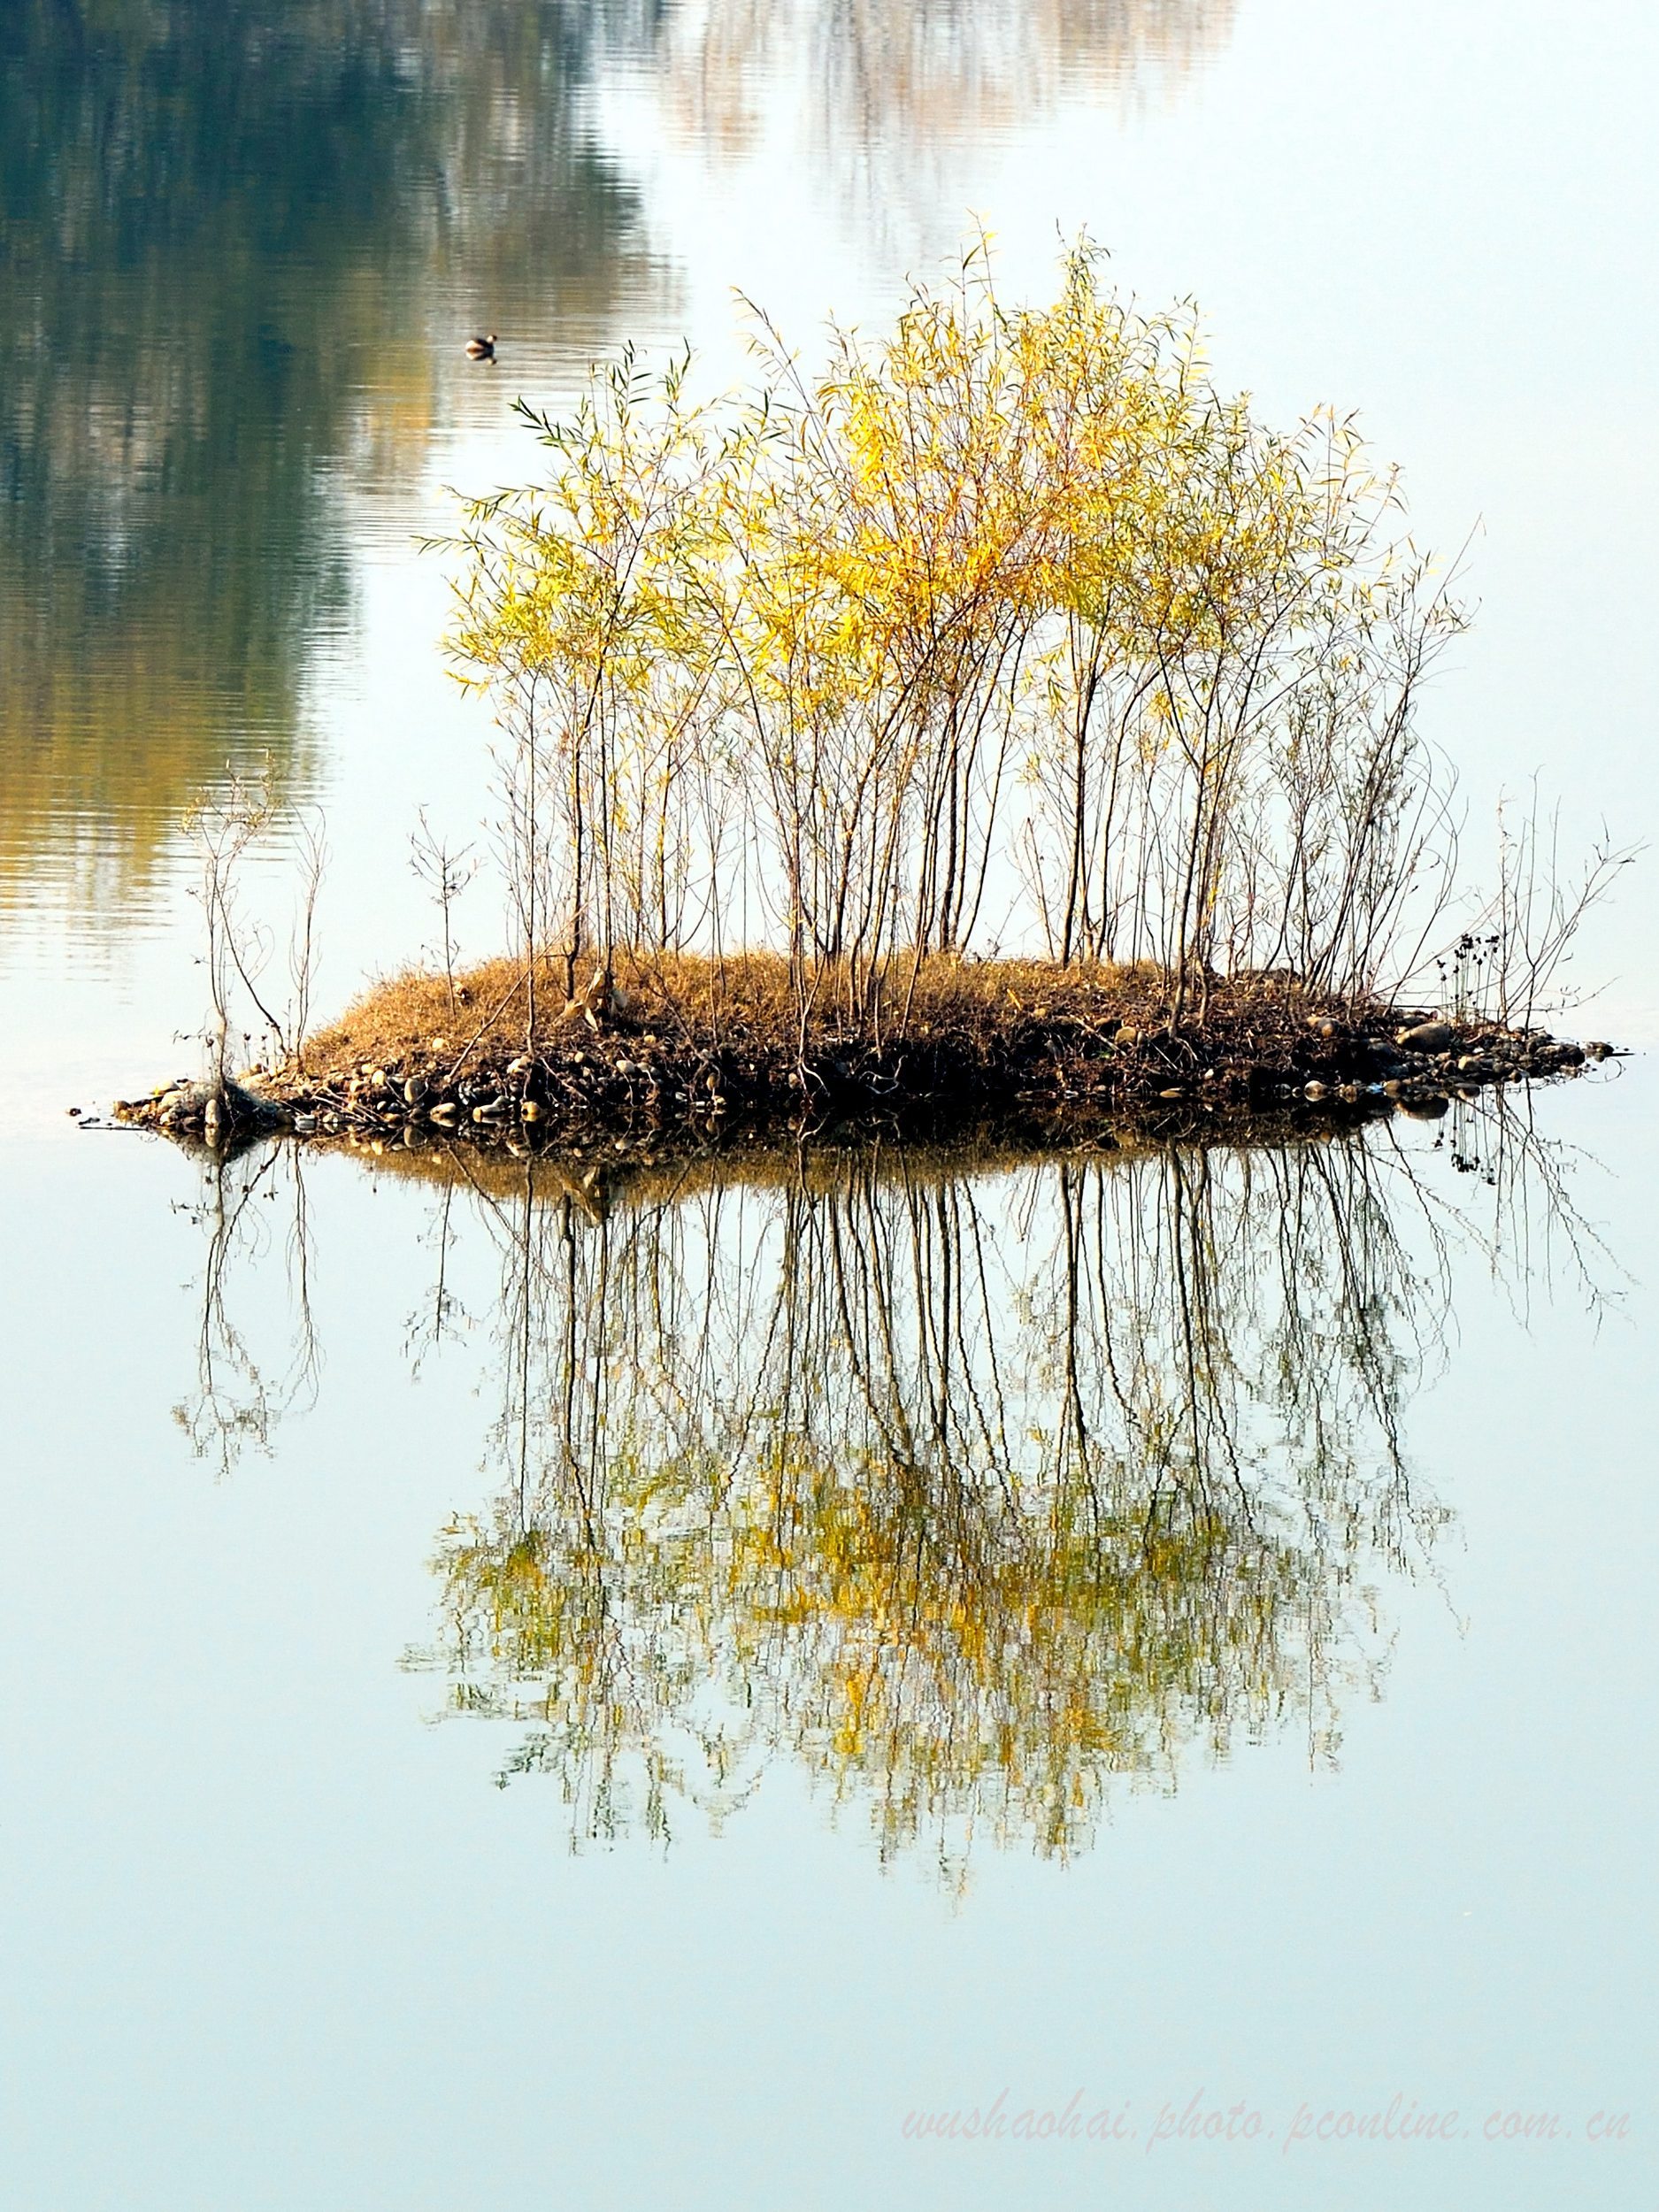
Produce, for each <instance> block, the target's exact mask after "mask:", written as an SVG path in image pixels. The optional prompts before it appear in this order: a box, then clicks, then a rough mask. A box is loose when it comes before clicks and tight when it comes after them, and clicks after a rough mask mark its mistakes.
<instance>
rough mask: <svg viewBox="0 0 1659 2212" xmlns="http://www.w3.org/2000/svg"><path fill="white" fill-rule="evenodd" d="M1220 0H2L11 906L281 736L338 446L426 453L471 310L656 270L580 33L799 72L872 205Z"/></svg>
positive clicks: (531, 321) (672, 93) (144, 847)
mask: <svg viewBox="0 0 1659 2212" xmlns="http://www.w3.org/2000/svg"><path fill="white" fill-rule="evenodd" d="M1232 4H1233V0H983V4H981V0H902V4H901V0H780V4H779V5H775V6H774V5H772V4H765V5H762V4H758V0H709V4H707V5H705V6H694V5H690V4H687V5H684V6H680V7H672V6H666V5H663V4H659V0H588V4H582V0H471V4H469V5H467V6H466V7H465V8H448V7H445V8H436V7H433V6H431V5H428V4H425V0H286V4H280V5H278V4H273V0H220V4H218V5H215V6H212V7H203V6H200V5H196V4H193V0H15V4H9V5H7V6H5V7H4V8H0V672H3V673H0V906H3V905H4V903H5V902H7V901H8V899H9V898H12V897H15V896H17V895H19V893H20V891H21V890H22V888H23V887H29V888H30V889H31V890H37V889H38V888H39V887H40V886H41V884H42V881H44V880H47V879H58V883H59V887H60V888H66V889H68V890H70V892H71V895H73V896H74V898H75V899H76V901H77V902H78V903H79V904H81V906H82V907H83V909H85V910H88V911H90V910H97V909H98V908H99V907H100V906H102V907H103V910H104V911H106V912H107V913H108V914H109V915H110V917H111V918H113V919H119V916H120V913H121V911H122V901H121V898H120V896H119V893H120V891H121V889H122V887H123V886H125V885H127V884H128V883H130V882H131V881H132V880H133V879H134V877H135V876H137V875H142V872H143V870H144V867H145V865H146V864H147V861H148V858H149V856H150V854H151V853H152V851H153V849H154V848H155V847H156V845H157V843H158V841H160V840H161V839H162V838H163V837H164V836H165V833H166V831H167V829H168V827H169V826H170V825H171V824H172V822H173V819H174V818H176V816H177V814H178V812H179V811H180V808H181V806H182V804H183V803H184V802H185V800H186V798H187V796H188V794H189V793H190V791H191V790H192V789H193V788H194V787H196V785H198V784H199V783H200V782H201V781H202V780H204V778H208V777H211V776H213V775H216V774H217V773H218V772H219V771H220V770H221V769H222V768H223V766H224V764H225V763H226V761H227V759H231V758H234V757H237V756H238V755H243V756H246V755H248V754H251V753H257V754H262V755H263V754H265V753H266V752H269V753H270V754H271V755H272V756H273V758H274V759H275V760H276V761H277V763H279V764H284V763H287V764H292V763H293V752H294V746H295V742H296V718H297V705H298V699H299V694H300V689H301V684H302V678H303V669H304V665H305V661H306V657H307V653H308V649H309V648H310V646H311V643H312V642H313V641H315V639H316V638H317V636H318V635H319V633H320V632H323V631H325V630H326V629H327V628H328V627H329V626H331V625H334V624H337V623H338V621H339V620H340V619H341V618H342V614H343V611H344V608H345V604H346V601H347V597H348V592H349V574H348V566H347V559H346V552H345V548H344V546H343V544H342V539H341V535H340V531H339V518H338V507H337V489H336V483H335V480H336V477H337V472H338V471H339V469H340V467H341V465H342V463H349V462H350V461H351V460H352V459H354V458H355V457H358V456H360V455H361V454H362V453H363V452H364V450H365V449H367V448H369V447H371V446H373V448H374V449H375V450H376V452H377V455H385V456H387V457H388V458H389V462H390V465H391V472H392V473H393V474H394V475H395V476H396V475H402V474H403V472H404V471H405V469H406V468H407V467H409V466H411V465H412V464H413V462H414V461H415V459H416V458H417V457H418V456H419V453H420V451H421V450H422V449H423V447H424V444H425V442H426V439H427V437H428V435H429V434H430V433H431V431H432V430H433V428H434V425H435V424H436V423H437V422H439V421H441V420H442V419H444V417H445V414H446V413H447V411H448V405H449V402H448V398H447V396H446V395H445V394H443V393H442V390H441V380H442V378H444V377H446V376H452V375H454V374H456V373H458V372H457V363H456V360H455V357H454V346H455V342H456V339H457V334H459V333H460V332H461V331H462V329H463V328H464V327H465V326H471V324H472V319H473V318H474V317H475V316H476V317H484V318H488V319H489V321H490V323H492V324H499V326H500V327H502V328H503V330H511V331H513V332H515V333H516V334H518V335H520V336H523V335H525V334H529V333H531V332H535V333H546V332H548V331H549V329H553V328H561V327H571V328H574V329H576V330H578V331H579V332H580V342H581V343H582V344H584V345H586V344H588V343H590V342H595V341H597V340H600V339H601V338H602V335H603V332H604V331H605V330H606V329H608V328H609V327H610V326H611V324H612V322H613V320H614V312H615V309H616V307H617V305H618V302H619V300H620V299H621V298H622V296H624V295H625V294H626V292H628V291H629V290H634V291H638V290H639V289H641V288H643V287H644V286H645V285H647V284H649V283H650V282H652V281H654V280H655V279H654V278H653V277H652V276H651V275H650V274H649V272H648V263H647V260H646V257H645V256H644V254H643V252H642V250H640V249H639V248H637V247H636V245H635V238H636V234H637V230H638V222H639V215H638V210H637V209H636V207H635V204H634V201H633V199H632V197H631V196H630V194H629V192H628V191H627V189H626V188H625V187H624V186H623V184H622V183H621V182H620V181H619V180H618V177H617V175H616V174H615V173H613V171H612V170H611V167H610V166H609V165H608V164H607V162H606V160H605V158H604V157H603V155H602V153H601V152H599V151H598V150H596V149H595V146H594V144H593V143H592V142H591V141H590V140H589V139H588V137H586V136H585V135H584V134H583V133H582V131H581V129H580V127H579V126H578V124H577V122H576V121H575V119H574V95H575V92H576V90H577V88H579V86H580V83H581V82H582V81H583V80H584V79H585V78H586V77H587V76H588V73H590V70H591V69H592V68H593V67H594V66H595V63H596V60H597V58H598V57H599V53H600V50H601V48H603V53H604V55H605V56H606V57H609V58H612V59H619V60H620V61H621V62H622V63H623V65H625V66H626V68H628V69H630V70H633V69H637V68H639V67H641V66H643V67H645V68H647V69H648V70H649V71H651V72H653V73H655V75H656V78H657V82H658V84H659V85H660V86H661V87H662V88H663V91H664V97H665V99H666V101H667V103H668V104H669V107H670V109H671V110H672V113H673V114H674V115H675V116H676V117H677V118H678V119H679V121H680V124H681V125H682V126H683V127H685V128H687V129H688V130H690V131H692V132H693V133H695V134H696V135H697V136H698V137H699V138H700V139H702V140H704V141H707V142H709V143H710V145H712V146H714V147H715V148H717V149H721V148H725V149H731V148H734V147H738V146H741V143H742V142H744V141H745V139H746V138H747V137H748V136H749V134H751V133H752V131H753V130H754V128H755V127H757V121H758V118H759V114H760V104H761V103H763V102H764V100H765V98H766V97H767V96H768V94H767V90H766V87H767V85H768V83H769V81H770V80H771V78H772V73H773V72H774V70H777V69H782V70H783V71H785V72H786V73H787V72H788V71H795V72H797V73H804V77H805V80H806V82H807V84H808V86H809V88H810V100H809V102H808V108H807V111H808V113H809V114H810V117H811V118H812V119H813V120H812V122H811V123H810V126H809V127H810V129H811V130H813V131H815V132H817V133H818V134H819V142H818V147H817V153H818V157H820V158H822V159H823V160H824V161H825V162H826V163H827V164H828V165H829V167H830V168H831V169H832V170H840V169H842V168H844V166H845V165H846V164H847V163H849V162H850V163H851V164H852V165H853V166H854V168H855V169H856V170H858V171H859V173H860V174H863V173H864V172H865V171H867V172H869V176H868V177H866V178H865V183H866V184H868V183H869V181H870V179H871V178H873V177H874V176H875V175H876V173H877V171H878V169H879V173H880V175H881V178H882V179H883V180H885V181H884V183H883V184H882V187H881V188H880V189H879V190H872V191H870V192H867V193H866V194H865V195H864V196H865V197H866V199H867V200H868V203H869V204H870V206H871V207H872V208H874V207H877V206H879V205H882V204H884V196H890V195H888V187H891V188H892V192H893V193H896V194H897V195H898V196H899V197H901V198H902V196H903V194H904V191H905V189H906V187H905V179H906V178H909V179H910V182H911V183H912V184H917V182H918V179H917V176H916V174H915V173H914V163H915V157H917V156H918V154H919V155H920V157H921V158H922V161H923V165H924V166H926V160H927V158H928V157H929V150H930V149H933V148H935V147H936V146H937V145H938V144H939V143H941V142H946V141H954V142H961V141H962V140H964V139H965V138H970V137H972V136H973V135H975V134H979V133H982V132H984V131H987V130H994V129H995V128H997V127H1000V126H1002V124H1005V123H1007V122H1009V121H1011V120H1014V119H1019V118H1029V117H1030V116H1031V115H1032V114H1033V113H1037V112H1041V110H1042V108H1043V107H1044V105H1045V104H1048V102H1049V101H1050V100H1051V99H1052V98H1053V97H1054V96H1055V95H1056V89H1057V88H1059V87H1060V86H1061V85H1063V84H1064V83H1072V82H1074V83H1079V84H1081V85H1083V86H1084V87H1085V88H1089V89H1091V90H1098V89H1099V88H1102V86H1105V85H1108V84H1111V85H1117V86H1120V87H1121V86H1125V85H1128V86H1132V87H1144V86H1146V85H1148V84H1149V83H1152V82H1155V81H1157V80H1158V79H1160V78H1163V77H1170V76H1174V75H1179V74H1180V73H1182V72H1183V71H1185V70H1186V69H1187V67H1188V66H1189V65H1190V64H1191V63H1192V62H1193V61H1194V59H1195V58H1197V57H1199V56H1200V55H1202V53H1203V52H1204V51H1205V50H1207V49H1208V48H1209V47H1210V45H1212V44H1213V43H1214V42H1216V41H1217V39H1219V38H1220V37H1222V36H1224V35H1225V32H1226V29H1227V27H1229V25H1230V21H1231V15H1232ZM810 150H811V149H810V148H803V151H809V152H810ZM919 188H920V189H921V190H922V192H923V196H924V197H926V199H927V201H928V204H930V206H932V207H933V211H934V213H935V214H937V213H938V211H939V209H940V207H941V205H942V203H941V202H940V201H939V199H938V196H937V194H936V193H935V192H933V191H932V190H931V188H929V187H927V186H926V182H925V181H923V182H922V183H921V185H920V186H919ZM959 220H960V210H959V209H957V208H956V207H955V205H954V203H953V204H952V209H951V211H950V213H949V227H950V231H951V234H952V236H954V234H955V231H956V226H957V224H958V222H959ZM99 866H103V867H105V868H107V869H108V870H109V871H110V873H111V879H112V880H111V881H109V882H104V883H101V884H96V885H95V883H94V880H93V878H94V872H95V870H96V868H97V867H99ZM111 891H113V893H114V894H115V895H114V896H113V897H112V898H111V896H110V894H111Z"/></svg>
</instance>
